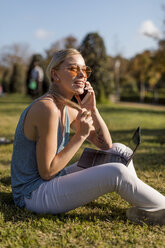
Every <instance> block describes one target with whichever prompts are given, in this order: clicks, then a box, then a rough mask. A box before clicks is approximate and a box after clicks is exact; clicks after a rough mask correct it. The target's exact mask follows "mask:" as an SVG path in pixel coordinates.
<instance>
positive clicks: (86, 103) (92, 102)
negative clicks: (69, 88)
mask: <svg viewBox="0 0 165 248" xmlns="http://www.w3.org/2000/svg"><path fill="white" fill-rule="evenodd" d="M85 85H86V86H85V90H87V91H88V93H87V94H86V95H85V97H84V98H83V99H82V101H81V100H80V97H79V95H75V97H76V99H77V101H78V104H79V105H80V107H81V108H86V109H87V110H89V111H94V110H95V109H96V98H95V92H94V90H93V88H92V86H91V84H90V83H89V82H88V81H87V82H86V83H85Z"/></svg>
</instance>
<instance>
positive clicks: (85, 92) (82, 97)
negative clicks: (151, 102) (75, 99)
mask: <svg viewBox="0 0 165 248" xmlns="http://www.w3.org/2000/svg"><path fill="white" fill-rule="evenodd" d="M87 93H88V90H86V89H84V93H82V94H81V95H79V97H80V100H81V101H82V100H83V99H84V97H85V96H86V94H87Z"/></svg>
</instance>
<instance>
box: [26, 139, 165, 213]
mask: <svg viewBox="0 0 165 248" xmlns="http://www.w3.org/2000/svg"><path fill="white" fill-rule="evenodd" d="M117 148H120V151H121V150H123V149H125V148H126V146H124V145H122V144H119V143H117V144H116V145H113V149H112V150H114V149H117ZM117 150H118V149H117ZM110 152H111V150H110ZM66 173H67V175H65V176H60V177H56V178H53V179H51V180H50V181H46V182H44V183H43V184H41V185H40V186H39V188H38V189H36V190H35V191H33V192H32V197H31V198H30V199H27V198H24V200H25V207H26V208H27V209H28V210H30V211H32V212H35V213H52V214H58V213H64V212H67V211H70V210H72V209H75V208H77V207H80V206H83V205H85V204H87V203H89V202H91V201H92V200H94V199H96V198H97V197H99V196H101V195H104V194H106V193H109V192H117V193H118V194H119V195H120V196H121V197H122V198H123V199H125V200H126V201H127V202H129V203H130V204H131V205H134V206H136V207H139V208H141V209H143V210H146V211H157V210H160V209H165V197H164V196H163V195H162V194H160V193H159V192H158V191H156V190H155V189H153V188H151V187H150V186H148V185H147V184H145V183H144V182H142V181H141V180H140V179H139V178H138V177H137V175H136V172H135V169H134V166H133V162H132V161H131V162H130V164H129V166H128V167H126V166H125V165H123V164H121V163H108V164H102V165H99V166H95V167H91V168H89V169H82V168H80V167H78V166H77V163H75V164H73V165H71V166H68V167H66Z"/></svg>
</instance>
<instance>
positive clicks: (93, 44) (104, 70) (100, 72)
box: [79, 33, 112, 102]
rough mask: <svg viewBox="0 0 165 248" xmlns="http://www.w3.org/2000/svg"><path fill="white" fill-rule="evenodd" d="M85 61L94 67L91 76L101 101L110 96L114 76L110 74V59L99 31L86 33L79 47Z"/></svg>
mask: <svg viewBox="0 0 165 248" xmlns="http://www.w3.org/2000/svg"><path fill="white" fill-rule="evenodd" d="M79 49H80V51H81V53H82V55H83V57H84V59H85V62H86V64H87V65H88V66H90V67H91V69H92V74H91V76H90V78H89V81H90V82H91V84H92V86H93V88H94V90H95V93H96V98H97V100H98V101H99V102H103V101H105V100H106V98H108V96H109V94H110V92H111V86H112V78H111V75H110V65H109V63H108V62H109V59H108V56H107V55H106V49H105V45H104V41H103V39H102V37H101V36H100V35H99V34H98V33H89V34H87V35H86V37H85V38H84V40H83V41H82V44H81V46H80V47H79Z"/></svg>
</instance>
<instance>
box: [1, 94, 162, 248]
mask: <svg viewBox="0 0 165 248" xmlns="http://www.w3.org/2000/svg"><path fill="white" fill-rule="evenodd" d="M31 101H32V100H31V98H29V97H27V96H24V95H18V94H13V95H9V96H5V97H3V98H0V113H1V125H0V133H1V135H3V136H5V137H6V138H8V139H10V140H13V138H14V131H15V127H16V124H17V121H18V118H19V115H20V113H21V112H22V110H23V109H24V108H25V107H26V106H27V105H28V104H29V103H30V102H31ZM98 108H99V110H100V112H101V115H102V116H103V118H104V120H105V121H106V124H107V125H108V128H109V130H110V131H111V135H112V139H113V142H122V143H124V144H127V145H129V140H130V137H131V136H132V133H133V131H134V129H135V127H136V126H137V125H139V126H141V129H142V143H141V145H140V148H139V150H138V152H137V154H136V155H135V158H134V164H135V168H136V170H137V174H138V176H139V177H140V179H142V180H143V181H145V182H146V183H147V184H149V185H150V186H152V187H154V188H156V189H157V190H158V191H159V192H161V193H162V194H165V164H164V163H165V153H164V149H165V129H164V127H165V118H164V115H165V108H164V107H162V106H154V105H142V106H141V105H140V104H135V105H133V106H131V105H130V104H126V103H125V104H104V105H103V104H101V105H98ZM128 120H129V121H128ZM86 146H88V147H91V145H90V144H89V143H87V142H86V143H85V144H84V145H83V147H82V148H81V149H80V150H79V152H78V153H77V154H76V156H75V157H74V158H73V160H72V161H71V163H73V162H75V161H77V160H78V159H79V157H80V155H81V153H82V151H83V148H84V147H86ZM0 154H1V156H0V232H1V236H0V243H1V247H14V246H15V247H121V246H122V247H135V246H134V245H135V244H136V247H146V248H148V247H163V244H164V242H165V237H164V232H165V227H164V226H157V225H156V226H148V225H146V224H144V225H142V226H141V225H137V224H133V223H131V222H129V221H128V220H127V219H126V216H125V210H126V209H127V208H128V207H129V205H128V204H127V203H126V202H125V201H124V200H122V199H121V197H119V196H118V195H117V194H116V193H112V194H107V195H104V196H102V197H99V198H98V199H97V200H95V201H93V202H91V203H89V204H88V205H87V206H83V207H80V208H78V209H76V210H73V211H70V212H69V213H66V214H61V215H36V214H33V213H30V212H29V211H27V210H25V209H19V208H17V207H16V206H14V203H13V199H12V193H11V177H10V162H11V155H12V144H6V145H5V144H4V145H0Z"/></svg>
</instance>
